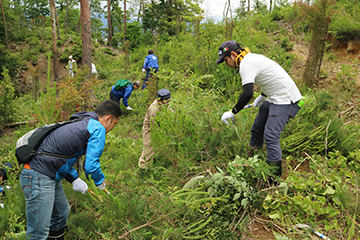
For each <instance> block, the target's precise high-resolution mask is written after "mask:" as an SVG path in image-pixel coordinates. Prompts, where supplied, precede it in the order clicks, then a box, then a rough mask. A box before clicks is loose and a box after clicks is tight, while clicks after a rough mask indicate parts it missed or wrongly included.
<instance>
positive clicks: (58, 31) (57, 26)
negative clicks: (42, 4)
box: [55, 6, 61, 40]
mask: <svg viewBox="0 0 360 240" xmlns="http://www.w3.org/2000/svg"><path fill="white" fill-rule="evenodd" d="M55 18H56V29H57V34H58V39H59V40H61V37H60V29H59V20H58V15H57V11H56V6H55Z"/></svg>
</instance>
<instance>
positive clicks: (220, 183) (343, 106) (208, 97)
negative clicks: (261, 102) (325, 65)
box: [0, 6, 360, 240]
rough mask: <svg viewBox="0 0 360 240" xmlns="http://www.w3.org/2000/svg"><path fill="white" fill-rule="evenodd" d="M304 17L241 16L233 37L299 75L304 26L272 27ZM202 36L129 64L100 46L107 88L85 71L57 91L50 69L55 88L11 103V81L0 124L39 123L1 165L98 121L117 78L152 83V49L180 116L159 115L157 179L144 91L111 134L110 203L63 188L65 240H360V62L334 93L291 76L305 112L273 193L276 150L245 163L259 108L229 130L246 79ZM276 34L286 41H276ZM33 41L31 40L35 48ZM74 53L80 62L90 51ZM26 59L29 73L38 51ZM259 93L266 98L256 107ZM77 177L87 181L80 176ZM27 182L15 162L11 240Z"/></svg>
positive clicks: (5, 231) (5, 235) (107, 152)
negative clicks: (145, 136)
mask: <svg viewBox="0 0 360 240" xmlns="http://www.w3.org/2000/svg"><path fill="white" fill-rule="evenodd" d="M343 7H344V8H346V7H347V6H343ZM274 11H275V10H274ZM296 11H299V9H297V7H296V6H293V7H290V6H285V7H284V8H281V9H276V11H275V12H273V13H272V14H255V16H249V18H241V19H237V20H236V21H234V29H233V33H232V39H234V40H238V41H239V42H240V43H241V44H242V45H243V46H247V47H249V48H250V50H251V51H252V52H255V53H261V54H264V55H266V56H268V57H270V58H272V59H274V60H276V61H277V62H278V63H279V64H280V65H282V66H283V67H284V69H286V70H287V71H288V72H289V73H290V75H291V73H292V72H294V71H297V70H299V69H295V66H294V65H293V62H294V60H296V59H297V56H296V55H294V54H292V53H290V52H289V50H291V49H292V47H293V45H294V43H296V42H303V41H306V37H307V35H306V34H308V33H307V30H306V26H304V25H301V22H299V23H296V24H294V26H293V29H294V31H285V30H283V28H281V27H280V26H279V24H278V23H277V22H276V21H275V20H280V19H282V20H283V21H291V22H293V20H294V19H293V18H295V17H294V12H296ZM349 16H353V15H351V13H349ZM349 16H348V15H344V16H343V17H342V18H341V19H343V18H345V19H348V18H349ZM295 19H296V18H295ZM338 21H340V19H337V20H336V21H334V22H333V23H332V26H333V27H337V28H338V30H337V34H340V32H341V31H343V29H344V28H342V27H340V24H338V23H337V22H338ZM202 27H203V28H202V29H201V30H200V32H199V35H194V34H193V33H192V32H188V33H181V34H179V35H178V36H177V37H170V36H167V38H166V41H164V40H162V39H158V42H156V43H154V45H145V44H143V45H138V47H137V48H132V49H131V51H130V53H129V54H124V53H123V52H120V51H119V49H116V48H109V47H107V46H104V45H102V44H94V45H93V47H94V51H93V55H92V57H93V59H95V61H96V63H97V69H98V72H99V76H98V79H97V80H95V79H91V80H87V79H86V73H87V69H86V68H79V71H78V73H77V75H76V77H75V78H73V79H68V78H67V77H63V78H62V79H61V81H60V82H58V83H57V84H53V83H52V81H50V72H51V71H50V70H48V73H49V78H48V79H47V81H46V82H42V83H41V86H42V88H41V89H42V91H41V93H40V94H39V95H38V96H37V100H36V101H35V100H34V98H33V93H31V92H29V93H28V94H24V95H21V96H19V97H17V98H15V99H14V94H15V87H16V86H14V85H15V84H13V83H12V82H11V81H10V77H11V76H12V75H10V76H9V73H8V71H7V70H4V71H3V73H2V77H1V79H3V80H2V81H1V82H0V111H1V112H2V116H1V118H0V122H1V123H4V124H5V123H10V122H16V121H35V123H32V122H30V123H29V124H26V125H20V126H18V127H16V128H13V129H12V131H11V132H10V131H8V134H5V133H4V134H3V135H1V137H0V144H1V145H2V147H1V149H0V163H1V164H3V163H6V162H13V163H15V162H16V158H15V155H14V150H15V143H16V140H17V139H18V138H19V137H21V136H22V135H23V134H25V133H26V132H27V131H29V130H31V129H33V128H34V127H37V126H41V125H43V124H45V123H53V122H56V121H64V120H65V119H67V118H68V117H69V116H70V115H71V114H73V113H75V112H77V111H83V110H92V109H93V108H94V106H96V105H97V103H99V102H101V101H103V100H105V99H109V92H110V89H111V86H112V85H113V84H114V83H115V82H116V80H118V79H120V78H127V79H129V80H131V81H134V80H140V81H143V79H144V77H145V75H144V74H143V73H141V68H142V65H143V61H144V57H145V55H146V53H147V50H148V49H150V48H151V49H153V50H154V52H155V54H156V56H157V57H158V59H159V65H160V71H159V72H158V73H157V74H156V76H155V79H156V87H157V89H161V88H167V89H169V90H170V91H171V94H172V100H171V101H170V103H169V107H168V108H167V109H164V110H162V111H160V112H159V113H158V115H157V118H156V122H157V124H155V126H156V127H155V128H154V129H152V136H151V137H152V144H153V148H154V151H155V156H154V157H155V161H154V162H152V164H151V166H150V167H149V168H148V169H147V170H140V169H139V168H138V165H137V162H138V158H139V157H140V155H141V151H142V135H141V128H142V122H143V119H144V116H145V114H146V111H147V108H148V106H149V104H150V100H151V102H152V101H153V100H154V99H155V97H156V96H155V95H154V94H153V92H151V91H149V90H148V89H149V88H147V89H146V90H144V91H140V90H139V91H133V93H132V95H131V97H130V99H129V104H130V105H131V106H132V107H133V108H134V111H127V110H125V107H124V106H123V104H122V103H120V106H121V109H122V112H123V116H122V117H121V118H120V120H119V124H118V125H117V126H116V127H115V128H114V129H113V130H112V131H111V132H109V133H108V134H107V136H106V145H105V149H104V153H103V155H102V157H101V162H102V171H103V172H104V173H105V176H106V183H107V188H108V190H109V191H110V194H109V195H107V194H105V193H104V192H103V191H100V190H99V189H98V188H96V186H94V185H93V182H92V181H91V179H90V181H87V183H88V185H89V188H90V189H91V190H92V191H93V192H94V193H95V195H91V194H85V195H82V194H79V193H77V192H75V191H73V190H72V187H71V185H70V184H67V183H66V182H64V189H65V192H66V196H67V198H68V200H69V203H70V205H71V213H70V216H69V219H68V230H69V231H68V232H67V233H66V238H68V239H134V240H136V239H249V238H250V237H251V234H252V232H251V227H252V224H253V223H254V222H257V223H258V224H260V225H264V226H266V227H267V228H268V229H271V230H272V231H271V232H270V234H271V235H272V236H273V238H276V239H312V237H313V236H314V235H313V233H312V231H311V230H310V229H299V228H294V226H295V225H296V224H306V225H309V226H310V227H311V228H312V229H315V230H317V231H319V232H322V233H323V234H324V235H326V236H327V237H329V238H331V239H360V235H359V226H360V225H359V224H358V223H357V220H358V216H359V214H360V209H359V206H358V204H359V202H358V199H359V196H358V194H359V193H358V192H359V190H358V189H359V187H358V181H359V180H360V179H359V176H358V175H359V174H358V170H360V127H359V117H360V116H359V112H358V111H359V102H360V101H359V98H358V97H359V95H358V91H359V88H358V86H356V84H355V83H356V82H355V80H354V77H355V74H356V71H358V62H357V61H355V62H354V64H352V65H342V66H341V68H340V70H339V71H338V72H337V74H336V76H333V78H330V77H329V78H328V79H325V81H327V82H328V83H329V84H328V86H329V87H328V88H316V89H306V87H305V86H304V85H303V83H302V81H301V79H300V78H297V77H294V81H295V82H296V84H297V85H298V86H299V88H300V89H302V94H303V96H304V99H305V104H304V105H303V106H302V108H301V110H300V111H299V113H298V114H297V116H296V117H295V118H294V119H292V120H290V122H289V123H288V124H287V125H286V127H285V130H284V132H283V133H282V136H281V139H280V143H281V146H282V149H283V169H284V170H283V173H284V174H283V176H282V178H281V179H278V183H279V184H278V185H277V186H273V185H270V184H269V178H268V175H269V174H270V170H269V167H268V165H267V164H266V162H265V161H266V149H265V148H264V149H259V150H256V151H255V152H254V155H253V156H250V155H249V154H248V153H249V151H248V142H249V138H250V131H251V126H252V123H253V120H254V118H255V116H256V114H257V109H256V108H248V109H244V110H243V111H240V112H239V113H238V114H237V115H236V119H235V121H234V122H232V123H230V124H229V125H225V124H222V122H221V121H220V117H221V115H222V113H223V112H225V111H228V110H229V109H231V108H232V107H233V105H234V104H235V103H236V102H237V100H238V98H239V95H240V93H241V91H242V87H241V79H240V77H239V74H234V70H232V69H230V68H228V67H227V66H225V64H221V65H217V64H215V60H216V59H217V53H218V47H219V45H220V44H221V42H223V41H225V40H229V39H226V38H225V37H224V30H223V25H222V23H218V24H217V23H211V22H207V23H204V24H203V25H202ZM357 29H358V28H357ZM275 31H279V34H269V33H273V32H275ZM351 31H353V30H351ZM354 31H355V30H354ZM67 38H68V39H67V40H69V41H67V40H62V42H63V43H62V44H65V45H66V44H69V46H65V47H64V48H63V49H64V50H63V52H61V53H60V56H62V58H63V59H66V56H67V55H68V54H69V53H70V52H72V51H74V48H71V46H70V41H71V39H72V37H71V36H67ZM209 39H211V41H209ZM35 40H36V39H32V40H31V41H29V43H31V44H35V45H36V44H37V43H36V41H35ZM39 44H40V43H39ZM76 46H77V45H76ZM71 49H72V50H71ZM76 49H77V54H78V55H79V56H80V54H81V53H80V52H79V49H81V47H76ZM46 51H48V50H46ZM26 54H27V56H28V57H27V58H28V61H30V62H31V61H32V60H31V58H33V57H34V56H32V55H34V53H32V52H30V51H27V52H26ZM47 56H49V55H46V56H44V59H45V61H48V58H47ZM36 57H38V56H36ZM41 57H42V56H41ZM33 60H35V59H33ZM19 61H20V60H19ZM21 61H23V60H21ZM12 62H15V60H14V61H12ZM12 62H11V63H12ZM49 63H50V62H49ZM327 75H328V76H329V75H330V73H327ZM154 81H155V80H154ZM153 87H155V86H153ZM259 94H260V91H259V90H258V89H257V91H256V92H255V93H254V98H255V97H257V96H258V95H259ZM77 170H78V171H79V172H80V177H81V178H82V179H86V177H85V174H84V172H83V171H82V169H81V168H79V169H77ZM20 171H21V169H20V166H17V165H14V168H13V170H12V171H11V174H10V179H9V180H8V182H7V185H9V186H11V189H10V190H8V191H6V194H5V195H2V196H0V201H1V202H2V203H3V204H4V208H0V237H1V239H20V238H21V237H23V236H24V234H25V231H26V218H25V200H24V196H23V193H22V191H21V189H20V184H19V181H18V176H19V174H20ZM267 237H268V236H267ZM269 238H270V237H269Z"/></svg>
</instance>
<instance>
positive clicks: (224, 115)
mask: <svg viewBox="0 0 360 240" xmlns="http://www.w3.org/2000/svg"><path fill="white" fill-rule="evenodd" d="M229 118H231V119H232V120H233V121H234V119H235V114H233V113H232V112H231V110H230V111H228V112H224V114H223V115H222V116H221V121H223V122H224V123H226V124H228V123H229V122H228V121H226V119H229Z"/></svg>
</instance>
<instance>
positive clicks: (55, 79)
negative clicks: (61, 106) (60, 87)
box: [50, 0, 59, 82]
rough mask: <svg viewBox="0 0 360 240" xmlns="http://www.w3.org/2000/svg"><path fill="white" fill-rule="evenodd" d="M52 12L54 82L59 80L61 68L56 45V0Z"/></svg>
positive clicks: (53, 1)
mask: <svg viewBox="0 0 360 240" xmlns="http://www.w3.org/2000/svg"><path fill="white" fill-rule="evenodd" d="M50 12H51V35H52V51H53V52H52V53H53V54H52V58H53V67H54V81H55V82H57V81H58V80H59V68H58V55H57V45H56V26H55V25H56V17H55V14H56V11H55V0H50Z"/></svg>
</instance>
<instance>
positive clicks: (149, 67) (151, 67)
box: [141, 49, 159, 90]
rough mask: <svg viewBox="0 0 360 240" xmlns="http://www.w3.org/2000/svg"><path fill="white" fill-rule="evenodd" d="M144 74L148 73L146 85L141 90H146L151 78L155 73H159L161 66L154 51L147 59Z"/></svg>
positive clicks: (150, 51)
mask: <svg viewBox="0 0 360 240" xmlns="http://www.w3.org/2000/svg"><path fill="white" fill-rule="evenodd" d="M142 71H143V72H146V76H145V80H144V84H143V85H142V88H141V90H144V89H145V88H146V86H147V85H148V82H149V78H151V77H152V76H153V73H156V72H158V71H159V64H158V59H157V57H156V56H155V55H154V51H153V50H151V49H150V50H149V51H148V55H147V56H146V57H145V61H144V66H143V69H142Z"/></svg>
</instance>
